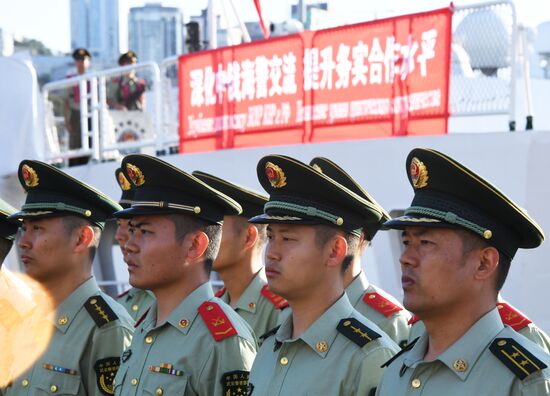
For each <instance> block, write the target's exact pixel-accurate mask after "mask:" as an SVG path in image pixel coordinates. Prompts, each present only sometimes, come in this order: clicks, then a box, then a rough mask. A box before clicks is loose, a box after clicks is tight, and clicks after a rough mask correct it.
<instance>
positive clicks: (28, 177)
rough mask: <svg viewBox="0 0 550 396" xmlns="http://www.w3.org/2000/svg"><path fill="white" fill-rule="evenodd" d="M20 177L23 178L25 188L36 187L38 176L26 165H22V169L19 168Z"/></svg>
mask: <svg viewBox="0 0 550 396" xmlns="http://www.w3.org/2000/svg"><path fill="white" fill-rule="evenodd" d="M21 175H22V176H23V180H24V181H25V185H26V186H27V187H36V186H38V181H39V179H38V174H37V173H36V171H35V170H34V169H33V168H31V167H30V166H28V165H27V164H25V165H23V167H22V168H21Z"/></svg>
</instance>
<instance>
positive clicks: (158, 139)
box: [42, 62, 165, 162]
mask: <svg viewBox="0 0 550 396" xmlns="http://www.w3.org/2000/svg"><path fill="white" fill-rule="evenodd" d="M130 71H135V72H147V73H148V77H149V78H148V86H150V88H148V94H149V95H150V96H151V99H152V103H153V105H152V108H150V107H151V106H148V109H147V110H148V113H149V114H151V115H152V125H153V131H154V132H153V133H152V134H151V136H150V137H147V138H141V139H139V140H136V141H131V142H118V141H116V139H115V137H114V135H113V133H114V132H113V131H112V130H110V129H111V128H110V125H108V122H107V121H108V119H109V107H108V105H107V84H108V83H110V79H111V78H112V77H118V76H122V75H124V74H126V73H128V72H130ZM77 85H78V90H79V107H80V134H81V142H82V143H81V147H79V148H74V149H68V148H66V149H63V148H62V147H61V146H62V145H60V144H59V140H60V139H59V132H58V130H57V128H56V127H55V125H48V127H47V131H48V137H47V141H48V143H49V147H48V148H49V152H48V155H47V157H48V158H47V159H48V160H49V161H50V162H59V160H66V159H70V158H75V157H80V156H90V157H91V160H93V161H98V162H99V161H104V160H106V159H112V158H113V154H114V155H115V156H116V153H117V152H118V151H124V150H129V149H141V148H145V147H153V148H155V149H156V150H157V151H160V150H163V149H164V146H165V141H164V128H163V121H162V105H161V97H162V96H161V90H160V87H161V78H160V70H159V67H158V65H157V64H156V63H155V62H144V63H140V64H135V65H129V66H123V67H117V68H113V69H107V70H101V71H97V72H91V73H86V74H84V75H80V76H75V77H71V78H68V79H65V80H61V81H54V82H51V83H48V84H45V85H44V87H43V88H42V93H43V98H44V101H45V102H46V103H45V108H46V109H52V106H51V105H50V103H49V102H50V101H51V100H52V97H56V96H57V97H58V98H59V97H60V98H61V101H62V102H63V106H65V101H67V100H69V98H68V97H67V98H64V97H63V96H64V95H55V93H56V91H57V92H58V91H64V92H66V91H67V90H68V89H73V88H74V87H75V86H77ZM50 119H51V120H53V122H55V123H59V124H61V125H63V126H64V122H65V120H64V117H63V116H59V115H56V116H54V117H53V118H52V117H50ZM56 143H57V144H56Z"/></svg>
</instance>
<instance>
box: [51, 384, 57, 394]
mask: <svg viewBox="0 0 550 396" xmlns="http://www.w3.org/2000/svg"><path fill="white" fill-rule="evenodd" d="M50 392H52V393H55V392H57V386H56V385H52V386H50Z"/></svg>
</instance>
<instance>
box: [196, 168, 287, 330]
mask: <svg viewBox="0 0 550 396" xmlns="http://www.w3.org/2000/svg"><path fill="white" fill-rule="evenodd" d="M193 176H195V177H197V178H199V179H200V180H202V181H203V182H205V183H206V184H208V185H209V186H210V187H212V188H215V189H216V190H218V191H221V192H222V193H224V194H225V195H227V196H229V197H231V198H233V199H234V200H235V201H237V202H238V203H239V204H240V205H241V207H242V208H243V212H242V213H241V214H240V215H238V216H225V217H224V220H223V228H222V241H221V245H220V251H219V253H218V255H217V257H216V260H214V265H213V269H214V271H217V272H218V274H220V278H221V279H222V280H223V282H224V287H223V288H222V289H220V290H218V292H217V293H216V296H217V297H219V298H221V299H222V300H223V301H224V302H226V303H227V304H229V305H230V306H231V307H232V308H233V309H235V311H237V313H238V314H239V315H241V316H242V317H243V319H244V320H246V322H247V323H248V324H249V325H250V327H252V330H254V333H255V334H256V336H258V337H259V336H261V335H262V334H264V333H266V332H267V331H268V330H271V329H272V328H273V327H275V326H276V325H277V324H278V320H279V313H280V312H281V311H280V310H281V309H284V308H286V307H287V306H288V303H287V302H286V300H285V299H284V298H282V297H280V296H277V295H276V294H275V293H273V292H272V291H270V290H269V288H268V286H267V279H266V277H265V269H264V267H263V263H262V253H263V249H264V246H265V242H266V239H267V236H266V231H265V228H266V226H265V225H264V224H251V223H249V222H248V219H249V218H251V217H254V216H256V215H258V214H260V213H263V210H264V205H265V203H266V202H267V197H266V196H264V195H261V194H259V193H257V192H255V191H252V190H250V189H247V188H245V187H242V186H238V185H236V184H233V183H230V182H228V181H226V180H222V179H220V178H218V177H216V176H212V175H210V174H207V173H204V172H198V171H195V172H193Z"/></svg>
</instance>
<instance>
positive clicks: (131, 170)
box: [126, 164, 145, 187]
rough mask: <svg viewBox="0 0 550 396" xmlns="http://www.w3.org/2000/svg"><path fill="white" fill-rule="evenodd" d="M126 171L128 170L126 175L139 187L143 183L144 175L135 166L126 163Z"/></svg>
mask: <svg viewBox="0 0 550 396" xmlns="http://www.w3.org/2000/svg"><path fill="white" fill-rule="evenodd" d="M126 172H128V176H129V177H130V179H131V180H132V183H134V184H135V185H136V186H138V187H139V186H141V185H143V183H145V176H143V173H142V172H141V169H139V168H138V167H137V166H135V165H132V164H126Z"/></svg>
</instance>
